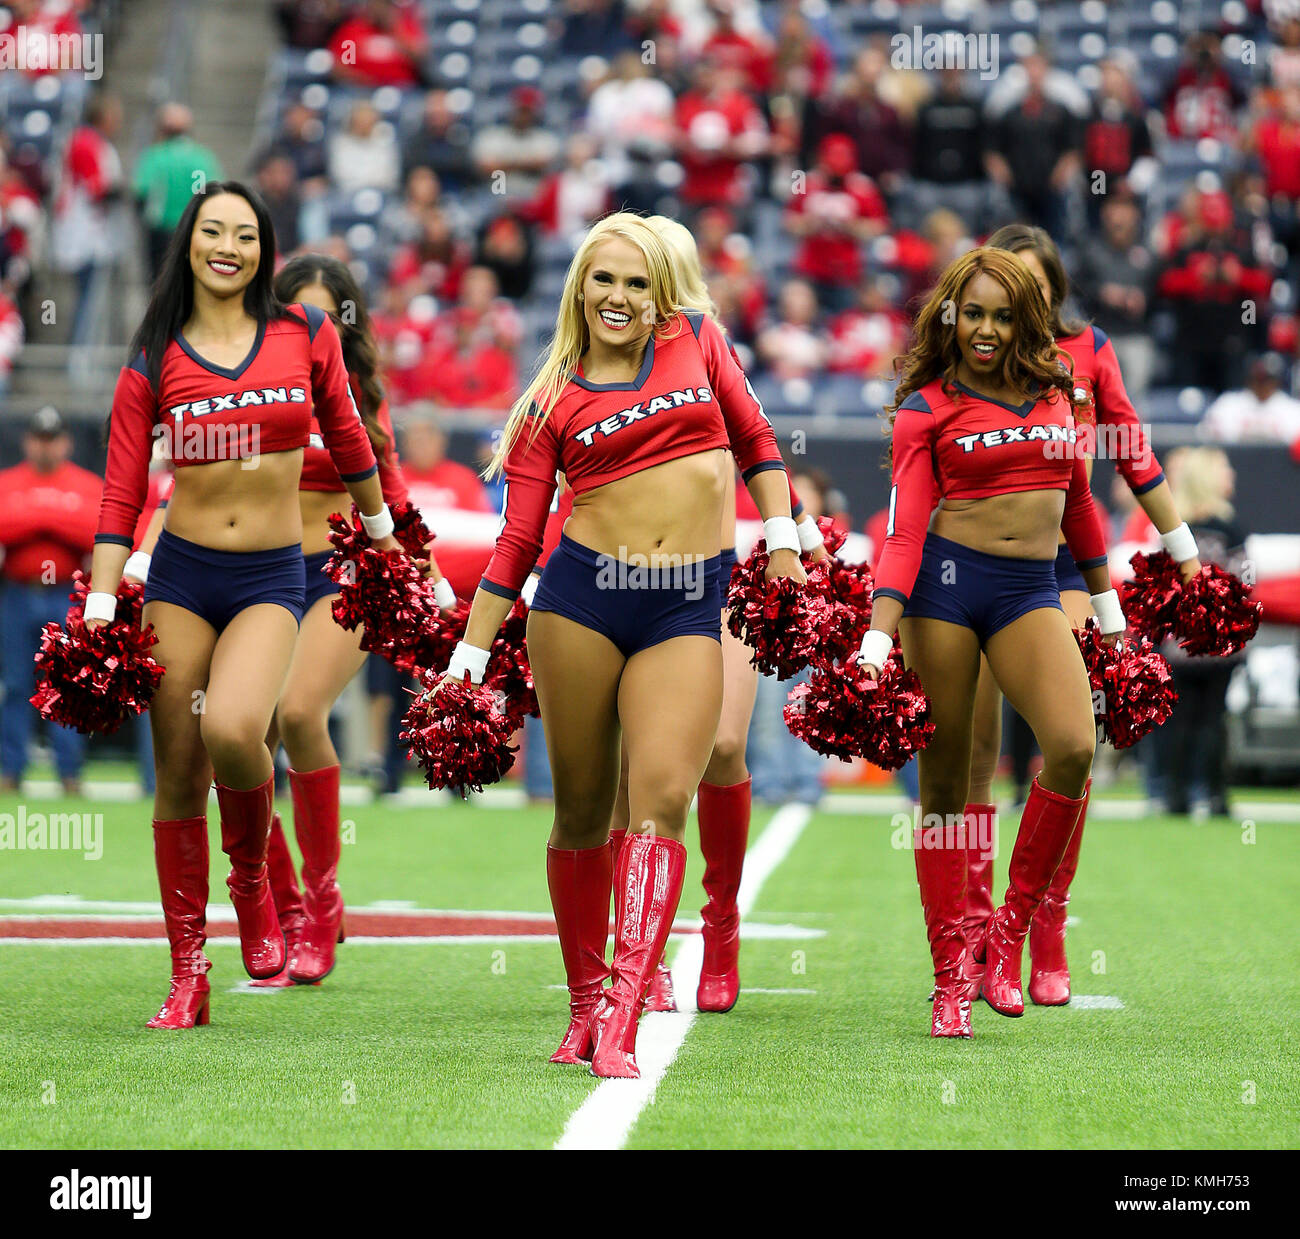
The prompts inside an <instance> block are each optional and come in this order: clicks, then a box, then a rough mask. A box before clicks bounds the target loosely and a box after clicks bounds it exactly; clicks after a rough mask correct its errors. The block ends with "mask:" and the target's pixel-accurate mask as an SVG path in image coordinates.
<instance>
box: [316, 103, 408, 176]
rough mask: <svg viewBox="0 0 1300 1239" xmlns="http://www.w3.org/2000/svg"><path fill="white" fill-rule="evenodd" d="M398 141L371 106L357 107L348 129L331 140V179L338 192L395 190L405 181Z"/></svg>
mask: <svg viewBox="0 0 1300 1239" xmlns="http://www.w3.org/2000/svg"><path fill="white" fill-rule="evenodd" d="M401 164H402V160H401V153H400V152H399V150H398V149H397V137H396V135H395V134H394V133H393V127H392V125H390V124H389V123H388V122H387V121H382V120H380V117H379V112H378V111H377V110H376V109H375V108H374V107H373V106H372V105H371V104H369V103H357V104H354V105H353V108H352V111H351V112H350V113H349V114H348V124H347V128H346V129H344V130H343V131H342V132H340V133H336V134H334V135H333V136H332V137H331V138H330V140H329V176H330V181H331V182H332V183H333V185H334V187H335V188H336V189H340V190H342V191H343V192H345V193H350V192H352V191H353V190H357V189H381V190H383V191H384V192H385V193H390V192H392V191H393V190H395V189H396V188H397V186H398V184H399V182H400V177H401Z"/></svg>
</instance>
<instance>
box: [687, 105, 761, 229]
mask: <svg viewBox="0 0 1300 1239" xmlns="http://www.w3.org/2000/svg"><path fill="white" fill-rule="evenodd" d="M677 128H678V130H679V132H680V135H681V140H682V142H683V143H684V146H683V148H682V151H681V155H680V158H681V163H682V168H683V170H684V171H685V174H686V175H685V178H684V179H683V181H682V188H681V195H682V199H683V201H685V202H688V203H690V204H691V205H692V206H701V205H706V206H725V205H727V204H731V203H737V202H741V201H743V200H744V198H745V197H746V193H745V186H744V182H743V180H742V175H741V168H742V166H743V165H744V161H743V160H741V159H737V158H735V157H734V156H732V155H728V154H725V153H724V151H723V147H724V146H727V145H729V144H730V143H731V142H732V141H734V140H735V139H736V138H739V137H741V136H742V135H743V134H747V133H750V134H754V135H756V136H758V135H762V134H765V133H766V131H767V126H766V124H765V123H764V121H763V114H762V113H761V112H760V111H759V110H758V108H757V106H756V105H755V104H754V102H753V100H751V99H750V98H749V96H748V95H746V94H743V93H742V92H740V91H734V92H733V93H731V94H729V95H724V96H723V97H722V98H720V99H710V98H708V97H707V96H705V95H702V94H699V93H698V92H696V91H691V92H688V93H687V94H684V95H683V96H682V97H681V99H680V100H679V101H678V103H677Z"/></svg>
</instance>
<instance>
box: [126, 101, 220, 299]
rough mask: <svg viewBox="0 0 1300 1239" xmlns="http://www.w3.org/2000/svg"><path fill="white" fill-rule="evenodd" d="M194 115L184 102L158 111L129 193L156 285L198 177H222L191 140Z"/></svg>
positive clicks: (204, 149)
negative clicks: (154, 131) (151, 139)
mask: <svg viewBox="0 0 1300 1239" xmlns="http://www.w3.org/2000/svg"><path fill="white" fill-rule="evenodd" d="M193 127H194V114H193V113H192V112H191V111H190V110H189V108H187V107H186V106H185V105H184V104H182V103H164V104H163V105H162V107H160V108H159V109H158V122H157V137H156V139H155V140H154V142H153V143H152V145H150V146H147V147H145V149H144V151H143V152H142V153H141V155H140V162H139V163H138V164H137V165H136V169H135V176H134V178H133V179H132V182H131V192H132V194H133V195H134V197H135V201H136V206H137V208H138V210H139V212H140V218H141V221H142V223H143V224H144V229H145V246H146V259H147V262H148V268H149V278H150V280H151V281H152V280H153V278H154V277H155V276H156V275H157V274H158V269H159V267H161V266H162V259H163V254H164V253H165V252H166V249H167V243H168V241H170V240H171V235H172V232H173V230H174V229H175V227H176V225H177V224H178V223H180V219H181V215H182V214H183V213H184V211H185V208H186V206H187V205H188V204H189V201H190V198H191V197H192V196H193V193H194V178H195V176H196V175H200V176H203V177H204V178H206V179H207V180H210V181H218V180H220V179H221V175H222V174H221V164H220V162H219V161H218V159H217V157H216V155H214V154H213V153H212V152H211V151H210V150H208V148H207V147H206V146H201V145H200V144H199V143H198V142H196V141H195V140H194V138H193V137H192V136H191V134H190V131H191V130H192V129H193Z"/></svg>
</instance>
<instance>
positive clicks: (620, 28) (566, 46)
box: [560, 0, 634, 57]
mask: <svg viewBox="0 0 1300 1239" xmlns="http://www.w3.org/2000/svg"><path fill="white" fill-rule="evenodd" d="M633 44H634V40H633V36H632V32H631V30H630V29H629V28H628V22H627V6H626V4H625V3H624V0H564V14H563V17H562V24H561V28H560V52H561V54H562V55H565V56H606V57H613V56H615V55H616V54H617V53H619V52H621V51H623V50H625V49H626V48H629V47H631V46H633Z"/></svg>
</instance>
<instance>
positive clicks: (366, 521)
mask: <svg viewBox="0 0 1300 1239" xmlns="http://www.w3.org/2000/svg"><path fill="white" fill-rule="evenodd" d="M361 527H362V529H364V530H365V531H366V534H367V536H368V537H370V538H371V540H372V541H378V540H379V539H380V538H386V537H388V535H389V534H390V533H392V532H393V514H392V513H391V512H390V511H389V510H388V504H384V506H383V507H382V508H380V509H379V511H378V512H376V513H375V514H374V516H365V515H363V516H362V517H361Z"/></svg>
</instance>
